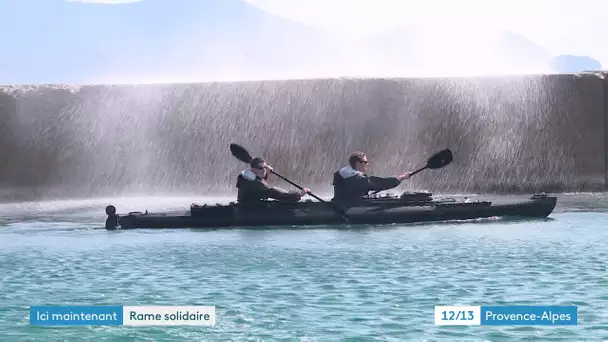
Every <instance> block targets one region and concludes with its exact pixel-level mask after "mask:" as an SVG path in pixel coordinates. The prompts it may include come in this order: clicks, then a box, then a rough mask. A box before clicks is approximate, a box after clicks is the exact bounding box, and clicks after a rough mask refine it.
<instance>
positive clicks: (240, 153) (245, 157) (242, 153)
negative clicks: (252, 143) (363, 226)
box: [230, 144, 348, 222]
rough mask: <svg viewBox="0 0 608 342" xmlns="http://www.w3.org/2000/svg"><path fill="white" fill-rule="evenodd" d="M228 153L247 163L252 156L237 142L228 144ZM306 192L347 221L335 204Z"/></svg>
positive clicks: (278, 175) (344, 214)
mask: <svg viewBox="0 0 608 342" xmlns="http://www.w3.org/2000/svg"><path fill="white" fill-rule="evenodd" d="M230 153H232V155H233V156H234V157H235V158H236V159H238V160H240V161H242V162H243V163H247V164H249V163H250V162H251V160H252V159H253V157H251V155H250V154H249V152H248V151H247V150H246V149H245V148H244V147H243V146H241V145H238V144H230ZM270 172H271V173H273V174H274V175H275V176H277V177H279V178H281V179H282V180H284V181H286V182H287V183H289V184H291V185H293V186H295V187H296V188H298V189H300V190H304V188H303V187H301V186H299V185H298V184H296V183H294V182H292V181H290V180H289V179H287V178H285V177H283V176H281V175H280V174H278V173H277V172H276V171H274V170H272V171H270ZM308 194H309V195H310V196H312V197H314V198H315V199H317V200H318V201H319V202H323V203H326V204H328V205H329V206H330V207H331V208H332V209H333V210H335V211H336V212H337V213H338V214H340V216H342V218H343V219H344V220H346V222H348V217H346V213H345V212H344V211H343V210H341V209H339V208H337V207H336V206H334V204H333V203H331V202H327V201H324V200H323V199H322V198H319V197H317V196H316V195H315V194H313V193H312V192H309V193H308Z"/></svg>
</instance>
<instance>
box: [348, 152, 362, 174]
mask: <svg viewBox="0 0 608 342" xmlns="http://www.w3.org/2000/svg"><path fill="white" fill-rule="evenodd" d="M348 163H349V164H350V166H351V167H352V168H353V169H355V170H357V171H360V172H366V171H367V156H366V155H365V153H363V152H353V153H352V154H351V155H350V157H348Z"/></svg>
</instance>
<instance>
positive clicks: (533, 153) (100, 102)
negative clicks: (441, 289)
mask: <svg viewBox="0 0 608 342" xmlns="http://www.w3.org/2000/svg"><path fill="white" fill-rule="evenodd" d="M604 76H605V75H603V74H577V75H534V76H510V77H484V78H481V77H480V78H458V79H326V80H293V81H263V82H262V81H259V82H235V83H210V84H168V85H132V86H131V85H120V86H112V85H108V86H101V85H99V86H79V87H69V86H6V87H3V88H0V187H1V188H2V189H3V191H4V197H6V196H9V195H8V194H9V193H10V196H11V197H14V198H17V197H19V198H41V197H45V196H79V197H93V196H107V195H128V194H132V193H139V194H142V193H147V194H151V193H163V194H198V195H205V194H226V193H228V194H232V193H235V190H236V189H235V188H234V183H235V176H236V174H237V173H238V172H239V170H241V169H242V168H243V167H244V165H243V164H242V163H240V162H238V161H236V160H235V159H234V158H233V157H231V155H230V152H229V149H228V145H229V144H230V143H231V142H236V143H239V144H241V145H243V146H245V147H247V148H248V149H250V151H251V152H252V154H255V155H262V156H264V157H265V158H267V159H268V160H269V161H270V162H271V163H272V164H273V166H275V168H276V169H277V170H278V171H279V172H280V173H282V174H283V175H285V176H287V177H289V178H291V179H292V180H294V181H296V182H298V183H300V184H302V185H306V186H309V187H310V188H312V189H313V190H315V191H317V192H323V191H329V190H330V189H331V176H332V173H333V172H334V171H335V170H336V169H337V168H339V167H341V166H343V165H344V164H345V163H346V158H347V157H348V154H349V153H350V152H352V151H354V150H362V151H365V152H367V153H368V155H369V159H370V161H371V164H370V170H371V173H373V174H378V175H393V174H397V173H401V172H403V171H405V170H413V169H415V168H418V167H421V166H423V165H424V164H425V162H426V158H427V157H428V156H430V155H431V154H432V153H434V152H436V151H438V150H440V149H443V148H446V147H449V148H450V149H452V151H453V152H454V157H455V159H454V162H453V163H452V164H451V165H449V166H447V167H446V168H444V169H441V170H429V171H424V172H422V173H420V174H418V175H416V176H415V177H414V178H412V179H411V180H409V181H406V182H405V184H404V185H403V186H402V187H400V188H399V190H402V191H403V190H419V189H428V190H431V191H433V192H436V193H441V192H475V193H496V192H499V193H519V192H530V191H551V192H555V191H567V192H570V191H598V190H603V189H605V188H606V187H608V184H607V175H608V169H607V165H608V163H607V161H606V160H607V159H606V158H607V148H608V139H607V124H606V123H607V122H608V109H607V101H606V99H607V96H608V94H607V92H606V88H607V87H606V85H607V82H608V81H606V80H605V78H604ZM277 184H281V185H284V186H285V187H289V185H286V184H285V183H282V182H280V181H277ZM0 195H2V194H0Z"/></svg>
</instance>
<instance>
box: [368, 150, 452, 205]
mask: <svg viewBox="0 0 608 342" xmlns="http://www.w3.org/2000/svg"><path fill="white" fill-rule="evenodd" d="M453 157H454V156H453V155H452V151H451V150H450V149H449V148H446V149H445V150H441V151H439V152H437V153H435V154H433V155H432V156H431V158H429V160H428V161H427V162H426V165H425V166H424V167H422V168H420V169H418V170H416V171H414V172H412V173H411V174H410V177H411V176H413V175H415V174H417V173H418V172H420V171H422V170H426V169H440V168H442V167H444V166H446V165H448V164H449V163H451V162H452V160H453ZM380 191H382V190H378V191H375V192H373V193H372V194H377V193H379V192H380Z"/></svg>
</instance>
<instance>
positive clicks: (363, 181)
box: [332, 152, 411, 205]
mask: <svg viewBox="0 0 608 342" xmlns="http://www.w3.org/2000/svg"><path fill="white" fill-rule="evenodd" d="M348 164H349V165H348V166H345V167H343V168H342V169H340V170H339V171H337V172H335V173H334V181H333V186H334V198H333V199H332V201H335V202H338V203H341V204H346V205H349V204H354V203H356V202H357V201H359V200H360V199H362V198H363V197H364V196H367V195H368V194H369V192H370V191H382V190H389V189H392V188H395V187H397V186H399V185H400V184H401V182H402V181H403V180H404V179H408V178H409V177H410V174H411V172H406V173H404V174H401V175H398V176H394V177H375V176H368V175H367V174H365V172H367V164H368V161H367V156H366V155H365V153H363V152H354V153H352V154H351V155H350V157H349V158H348Z"/></svg>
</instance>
